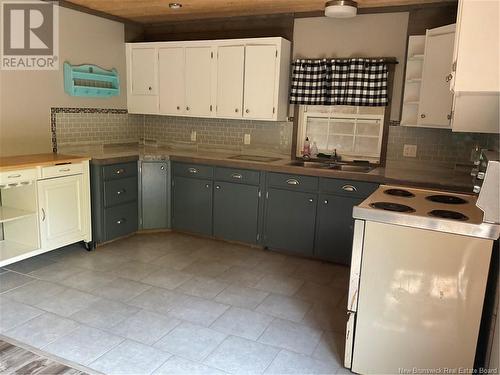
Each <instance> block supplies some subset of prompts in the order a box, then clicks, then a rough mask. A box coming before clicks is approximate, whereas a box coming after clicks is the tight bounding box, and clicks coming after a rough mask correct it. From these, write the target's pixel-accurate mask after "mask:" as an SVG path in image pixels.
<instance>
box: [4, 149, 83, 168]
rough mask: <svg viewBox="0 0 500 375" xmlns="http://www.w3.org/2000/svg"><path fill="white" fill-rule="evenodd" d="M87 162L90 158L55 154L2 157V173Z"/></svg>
mask: <svg viewBox="0 0 500 375" xmlns="http://www.w3.org/2000/svg"><path fill="white" fill-rule="evenodd" d="M85 160H90V157H88V156H75V155H66V154H54V153H47V154H33V155H14V156H2V157H0V172H1V171H12V170H16V169H27V168H34V167H46V166H51V165H58V164H68V163H79V162H82V161H85Z"/></svg>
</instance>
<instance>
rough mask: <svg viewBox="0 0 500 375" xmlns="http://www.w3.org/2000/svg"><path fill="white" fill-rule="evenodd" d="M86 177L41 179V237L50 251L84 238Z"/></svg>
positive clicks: (39, 203) (44, 245)
mask: <svg viewBox="0 0 500 375" xmlns="http://www.w3.org/2000/svg"><path fill="white" fill-rule="evenodd" d="M83 200H84V198H83V176H82V175H74V176H67V177H58V178H51V179H48V180H42V181H39V182H38V205H39V210H40V238H41V241H42V247H43V248H45V249H47V250H49V249H55V248H58V247H61V246H65V245H68V244H71V243H73V242H77V241H80V240H81V239H82V238H84V237H85V217H84V212H83Z"/></svg>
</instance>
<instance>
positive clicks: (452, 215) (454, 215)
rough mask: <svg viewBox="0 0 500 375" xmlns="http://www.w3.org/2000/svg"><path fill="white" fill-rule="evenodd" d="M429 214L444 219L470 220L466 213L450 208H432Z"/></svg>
mask: <svg viewBox="0 0 500 375" xmlns="http://www.w3.org/2000/svg"><path fill="white" fill-rule="evenodd" d="M429 216H433V217H439V218H442V219H450V220H459V221H466V220H469V218H468V217H467V216H465V215H464V214H462V213H460V212H456V211H449V210H432V211H431V212H429Z"/></svg>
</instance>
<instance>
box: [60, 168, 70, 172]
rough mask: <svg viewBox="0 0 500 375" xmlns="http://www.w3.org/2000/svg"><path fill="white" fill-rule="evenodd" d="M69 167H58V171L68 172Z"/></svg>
mask: <svg viewBox="0 0 500 375" xmlns="http://www.w3.org/2000/svg"><path fill="white" fill-rule="evenodd" d="M70 170H71V169H70V168H63V169H59V172H69V171H70Z"/></svg>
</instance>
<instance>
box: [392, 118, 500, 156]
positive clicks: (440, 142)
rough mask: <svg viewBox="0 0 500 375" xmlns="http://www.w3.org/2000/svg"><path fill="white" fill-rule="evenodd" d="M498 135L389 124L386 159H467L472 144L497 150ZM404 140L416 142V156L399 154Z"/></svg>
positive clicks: (406, 142)
mask: <svg viewBox="0 0 500 375" xmlns="http://www.w3.org/2000/svg"><path fill="white" fill-rule="evenodd" d="M499 139H500V138H499V135H498V134H485V133H454V132H452V131H451V130H445V129H431V128H415V127H407V126H390V127H389V138H388V143H387V160H388V161H415V162H435V163H442V164H450V165H455V164H461V163H469V162H470V154H471V150H472V147H474V145H476V144H478V145H479V146H480V147H483V148H489V149H493V150H498V149H499ZM405 144H410V145H417V156H416V157H405V156H403V147H404V145H405Z"/></svg>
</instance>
